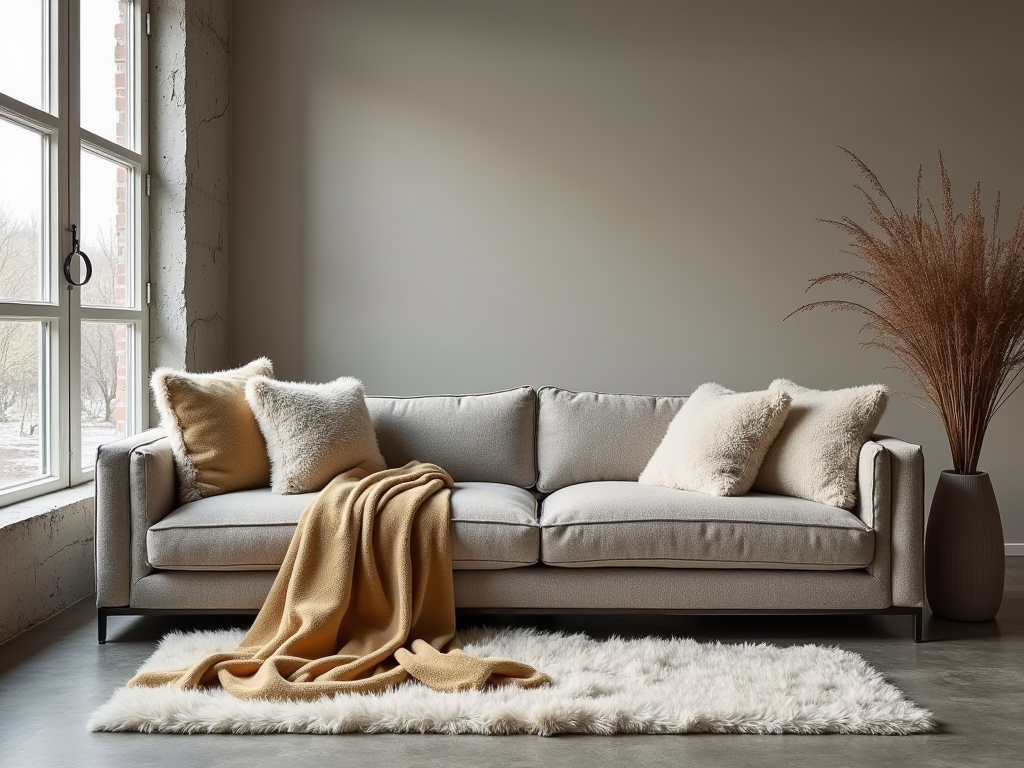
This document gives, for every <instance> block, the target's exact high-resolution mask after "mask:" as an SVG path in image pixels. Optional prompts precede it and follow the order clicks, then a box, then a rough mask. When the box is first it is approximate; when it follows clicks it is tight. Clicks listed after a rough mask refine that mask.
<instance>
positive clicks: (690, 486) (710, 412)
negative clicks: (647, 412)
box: [640, 384, 789, 496]
mask: <svg viewBox="0 0 1024 768" xmlns="http://www.w3.org/2000/svg"><path fill="white" fill-rule="evenodd" d="M788 410H789V395H787V394H786V392H785V391H783V390H768V391H764V392H733V391H732V390H729V389H726V388H725V387H722V386H719V385H718V384H704V385H702V386H700V387H698V388H697V391H696V392H694V393H693V394H692V395H690V397H689V398H688V399H687V400H686V404H685V405H683V407H682V409H680V411H679V413H677V414H676V416H675V418H674V419H673V420H672V423H671V424H669V427H668V432H667V433H666V434H665V437H664V438H663V439H662V441H661V445H659V446H658V449H657V450H656V451H655V452H654V455H653V456H652V457H651V460H650V461H649V462H648V464H647V468H646V469H645V470H644V471H643V472H642V473H641V474H640V482H641V483H644V484H645V485H663V486H667V487H668V488H678V489H679V490H682V491H699V492H701V493H708V494H711V495H712V496H740V495H742V494H744V493H746V492H747V491H749V490H750V486H751V484H752V483H753V482H754V478H755V477H756V476H757V470H758V468H759V467H760V466H761V461H762V460H763V459H764V455H765V452H766V451H767V450H768V446H769V445H771V442H772V440H774V439H775V436H776V435H777V434H778V433H779V430H780V429H781V428H782V423H783V422H784V421H785V419H786V412H787V411H788Z"/></svg>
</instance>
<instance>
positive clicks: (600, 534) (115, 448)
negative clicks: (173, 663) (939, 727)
mask: <svg viewBox="0 0 1024 768" xmlns="http://www.w3.org/2000/svg"><path fill="white" fill-rule="evenodd" d="M684 401H685V398H681V397H647V396H638V395H609V394H598V393H589V392H582V393H577V392H571V391H568V390H564V389H558V388H555V387H543V388H541V389H540V390H534V389H533V388H531V387H521V388H519V389H513V390H509V391H505V392H496V393H492V394H484V395H467V396H451V397H411V398H398V397H370V398H367V403H368V406H369V409H370V413H371V416H372V418H373V421H374V426H375V428H376V431H377V438H378V441H379V443H380V447H381V452H382V453H383V455H384V458H385V459H386V460H387V462H388V466H401V465H402V464H405V463H406V462H408V461H410V460H412V459H418V460H421V461H429V462H433V463H436V464H438V465H440V466H441V467H444V468H445V469H446V470H447V471H448V472H449V473H450V474H451V475H452V478H453V479H454V480H455V483H456V485H455V488H454V490H453V492H452V496H451V507H452V509H451V540H452V556H453V565H454V568H455V601H456V606H457V607H458V608H460V609H477V610H488V609H489V610H500V611H501V612H510V613H511V612H516V611H530V612H546V613H560V612H568V611H574V612H579V611H594V612H601V611H607V612H612V613H630V612H652V613H657V612H669V613H732V612H736V613H757V614H765V613H805V612H826V613H899V614H907V615H910V616H913V619H914V639H915V641H919V640H920V634H921V606H922V599H923V598H922V594H923V583H922V527H923V482H924V480H923V476H924V462H923V459H922V454H921V449H920V447H919V446H916V445H911V444H908V443H905V442H902V441H900V440H896V439H893V438H887V437H879V436H876V437H875V438H873V439H872V440H871V441H869V442H868V443H867V444H866V445H865V446H864V448H863V450H862V451H861V454H860V465H859V473H858V478H857V485H858V494H857V496H858V501H857V506H856V507H855V508H854V509H853V510H852V511H847V510H843V509H837V508H834V507H828V506H825V505H823V504H817V503H814V502H810V501H804V500H802V499H796V498H791V497H785V496H772V495H768V494H759V493H751V494H748V495H746V496H741V497H731V498H719V497H714V496H705V495H702V494H697V493H689V492H684V491H676V490H672V489H668V488H660V487H652V486H644V485H640V484H639V483H637V482H636V478H637V477H638V476H639V474H640V472H641V470H642V469H643V467H644V466H645V465H646V463H647V461H648V459H649V458H650V457H651V455H652V454H653V453H654V450H655V448H656V447H657V446H658V444H659V442H660V441H661V438H662V437H663V436H664V434H665V431H666V429H667V428H668V425H669V422H670V421H671V420H672V418H673V416H675V414H676V412H677V411H678V410H679V408H680V407H681V406H682V404H683V402H684ZM176 484H177V483H176V478H175V469H174V462H173V459H172V455H171V447H170V444H169V442H168V440H167V438H166V437H165V435H164V433H163V431H162V430H160V429H151V430H149V431H147V432H144V433H142V434H140V435H136V436H134V437H131V438H127V439H124V440H119V441H117V442H114V443H109V444H107V445H104V446H103V447H102V448H101V449H100V451H99V455H98V459H97V469H96V548H97V551H96V564H97V566H96V570H97V573H96V581H97V607H98V609H99V637H100V642H104V641H105V637H106V621H107V617H108V616H109V615H124V614H145V613H160V612H177V613H200V612H208V611H210V612H217V613H254V612H255V611H257V610H258V609H259V607H260V606H261V605H262V603H263V599H264V597H265V596H266V594H267V592H268V591H269V589H270V586H271V583H272V582H273V579H274V575H275V573H276V570H277V568H278V567H279V565H280V563H281V561H282V558H283V556H284V554H285V551H286V549H287V547H288V543H289V541H290V539H291V535H292V531H293V530H294V528H295V524H296V521H297V520H298V518H299V515H300V513H301V512H302V510H303V508H304V507H305V506H306V504H307V503H308V502H309V501H310V499H312V498H313V496H314V494H305V495H298V496H276V495H274V494H272V493H271V492H270V489H269V488H261V489H257V490H250V491H242V492H236V493H229V494H224V495H221V496H214V497H210V498H207V499H203V500H201V501H197V502H193V503H190V504H184V505H180V506H179V504H178V502H177V498H176V490H175V489H176Z"/></svg>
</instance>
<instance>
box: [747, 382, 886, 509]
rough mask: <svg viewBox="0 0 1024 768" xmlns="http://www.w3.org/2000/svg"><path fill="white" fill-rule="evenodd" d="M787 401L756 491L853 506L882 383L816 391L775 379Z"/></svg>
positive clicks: (880, 406)
mask: <svg viewBox="0 0 1024 768" xmlns="http://www.w3.org/2000/svg"><path fill="white" fill-rule="evenodd" d="M770 390H771V391H775V392H786V393H787V394H788V395H789V396H790V397H791V398H792V405H791V407H790V410H789V415H788V416H787V417H786V423H785V424H784V425H783V427H782V431H781V432H779V436H778V437H777V438H776V439H775V442H774V443H773V444H772V447H771V448H770V449H769V450H768V454H767V455H766V456H765V459H764V463H763V464H762V465H761V469H760V471H759V472H758V475H757V479H756V480H755V481H754V490H755V491H764V492H765V493H779V494H783V495H785V496H796V497H798V498H801V499H808V500H810V501H817V502H820V503H822V504H828V505H829V506H832V507H841V508H843V509H853V506H854V504H855V503H856V499H857V494H856V491H857V463H858V458H859V456H860V449H861V447H862V446H863V445H864V443H865V442H867V439H868V438H869V437H871V434H872V433H873V432H874V431H875V428H876V427H877V426H878V422H879V421H880V420H881V418H882V414H883V413H885V406H886V403H887V402H888V394H887V393H886V389H885V387H884V386H883V385H881V384H869V385H867V386H863V387H851V388H849V389H836V390H832V391H821V390H817V389H807V388H806V387H801V386H799V385H798V384H794V383H793V382H792V381H789V380H788V379H776V380H775V381H773V382H772V384H771V387H770Z"/></svg>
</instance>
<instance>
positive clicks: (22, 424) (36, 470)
mask: <svg viewBox="0 0 1024 768" xmlns="http://www.w3.org/2000/svg"><path fill="white" fill-rule="evenodd" d="M43 328H44V324H43V323H40V322H34V321H11V320H4V321H0V488H6V487H9V486H12V485H18V484H19V483H24V482H26V481H27V480H32V479H34V478H37V477H42V476H43V475H44V474H45V463H44V453H43V448H44V446H43V435H44V434H45V433H46V429H45V424H44V423H43V419H42V413H41V411H40V408H39V395H40V391H41V387H42V367H41V366H40V361H41V360H43V359H45V356H44V355H41V354H40V350H41V349H42V346H43Z"/></svg>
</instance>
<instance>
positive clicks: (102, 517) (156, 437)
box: [96, 429, 176, 608]
mask: <svg viewBox="0 0 1024 768" xmlns="http://www.w3.org/2000/svg"><path fill="white" fill-rule="evenodd" d="M160 443H163V444H164V445H163V446H161V445H158V444H160ZM154 446H156V447H155V448H154ZM140 452H145V455H146V456H147V457H148V456H151V455H152V456H154V457H156V458H157V460H156V461H155V462H154V468H155V467H156V465H158V464H162V465H163V467H164V471H163V472H159V473H157V472H155V471H154V472H152V473H150V472H148V471H147V472H140V469H141V467H140V466H139V463H140V462H141V463H142V464H143V465H145V464H147V463H148V462H147V461H144V460H142V459H141V458H135V457H136V455H137V454H138V455H139V456H140V457H141V456H142V455H143V454H142V453H140ZM161 457H162V458H161ZM167 459H169V460H170V464H169V469H170V471H169V475H168V472H167V471H166V469H167V466H168V465H167V463H166V460H167ZM150 474H152V475H153V476H154V482H153V483H149V482H146V483H145V488H144V489H143V487H142V486H141V485H140V484H139V481H140V479H141V478H142V477H143V476H147V480H148V476H149V475H150ZM158 474H159V475H160V476H161V479H159V480H158V479H157V478H156V475H158ZM144 499H145V500H144ZM151 501H152V504H153V508H154V511H156V510H157V509H163V510H166V511H164V512H163V514H166V513H167V512H169V511H170V510H171V509H173V508H174V505H175V503H176V494H175V478H174V462H173V458H172V457H171V456H170V444H169V442H168V441H167V438H166V433H165V432H164V430H162V429H150V430H147V431H145V432H143V433H141V434H138V435H134V436H132V437H126V438H124V439H122V440H116V441H114V442H112V443H106V444H104V445H101V446H100V448H99V451H98V453H97V455H96V605H97V606H98V607H101V608H115V607H121V606H126V605H128V604H129V603H130V599H131V585H132V583H133V582H132V576H133V572H134V571H135V570H136V567H135V565H134V564H133V560H135V559H136V558H137V554H138V553H137V546H136V541H135V539H136V538H137V537H136V536H135V535H133V527H136V526H133V519H132V518H133V508H138V507H141V506H143V505H145V506H147V507H148V506H149V504H150V503H151ZM161 516H162V515H161ZM145 535H146V534H145V531H142V538H143V541H144V540H145ZM143 554H144V551H143Z"/></svg>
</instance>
